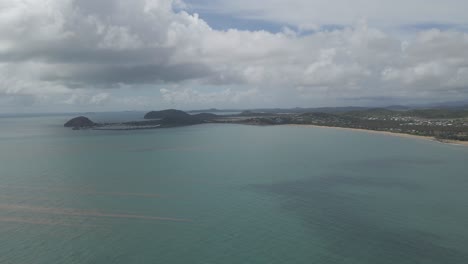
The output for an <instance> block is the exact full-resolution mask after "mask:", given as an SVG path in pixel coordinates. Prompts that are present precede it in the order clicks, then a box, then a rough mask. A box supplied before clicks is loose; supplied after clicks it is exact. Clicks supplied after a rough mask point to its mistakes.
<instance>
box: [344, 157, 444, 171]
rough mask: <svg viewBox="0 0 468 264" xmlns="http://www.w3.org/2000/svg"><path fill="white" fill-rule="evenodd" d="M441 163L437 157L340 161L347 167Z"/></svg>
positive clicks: (383, 166)
mask: <svg viewBox="0 0 468 264" xmlns="http://www.w3.org/2000/svg"><path fill="white" fill-rule="evenodd" d="M442 163H443V161H442V160H438V159H423V158H414V157H388V158H385V159H366V160H360V161H352V162H348V163H343V162H340V166H341V167H348V168H369V167H370V168H394V167H400V168H401V167H409V166H433V165H440V164H442Z"/></svg>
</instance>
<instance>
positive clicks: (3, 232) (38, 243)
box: [0, 112, 468, 264]
mask: <svg viewBox="0 0 468 264" xmlns="http://www.w3.org/2000/svg"><path fill="white" fill-rule="evenodd" d="M88 116H89V117H91V119H93V120H95V121H112V122H114V121H115V120H118V119H119V118H120V119H125V120H124V121H128V120H133V119H135V118H138V117H137V116H139V113H133V112H129V113H120V114H116V113H114V114H112V113H107V114H99V113H90V114H88ZM71 117H73V116H69V115H54V116H34V117H28V116H22V117H14V116H10V117H3V118H0V263H2V264H3V263H7V264H10V263H11V264H16V263H22V264H25V263H34V264H42V263H44V264H50V263H62V264H68V263H116V264H118V263H181V264H182V263H184V264H186V263H191V264H192V263H200V264H208V263H236V264H237V263H255V264H257V263H269V264H271V263H304V264H310V263H326V264H335V263H336V264H338V263H339V264H367V263H369V264H376V263H379V264H387V263H388V264H396V263H398V264H405V263H408V264H409V263H411V264H414V263H424V264H430V263H434V264H435V263H437V264H440V263H444V264H451V263H467V260H468V224H467V223H468V165H467V164H468V147H463V146H454V145H448V144H442V143H438V142H432V141H428V140H420V139H412V138H403V137H396V136H387V135H380V134H373V133H366V132H358V131H344V130H337V129H329V128H314V127H299V126H275V127H268V126H265V127H263V126H262V127H259V126H244V125H222V124H219V125H217V124H216V125H215V124H208V125H197V126H189V127H179V128H170V129H157V130H146V131H92V130H81V131H74V130H71V129H67V128H63V123H64V122H65V121H67V120H68V119H69V118H71Z"/></svg>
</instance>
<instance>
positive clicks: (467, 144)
mask: <svg viewBox="0 0 468 264" xmlns="http://www.w3.org/2000/svg"><path fill="white" fill-rule="evenodd" d="M286 126H301V127H302V126H303V127H316V128H323V129H338V130H347V131H357V132H365V133H372V134H381V135H387V136H394V137H403V138H414V139H423V140H430V141H433V142H438V143H442V144H449V145H455V146H464V147H468V141H458V140H449V139H446V140H445V139H437V138H435V137H430V136H418V135H411V134H405V133H397V132H390V131H378V130H370V129H362V128H351V127H334V126H319V125H308V124H287V125H286Z"/></svg>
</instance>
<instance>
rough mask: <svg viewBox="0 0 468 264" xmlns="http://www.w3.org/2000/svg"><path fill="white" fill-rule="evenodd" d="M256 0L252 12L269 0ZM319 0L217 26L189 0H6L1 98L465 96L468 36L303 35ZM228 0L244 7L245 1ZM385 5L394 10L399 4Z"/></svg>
mask: <svg viewBox="0 0 468 264" xmlns="http://www.w3.org/2000/svg"><path fill="white" fill-rule="evenodd" d="M296 1H297V0H296ZM241 2H242V1H240V3H241ZM249 2H251V4H252V5H251V6H252V8H254V9H255V7H257V6H260V5H261V4H265V2H264V1H263V0H257V1H249ZM319 2H320V1H316V2H313V3H312V2H311V3H310V4H309V2H307V3H306V2H302V1H299V2H297V3H298V5H297V6H299V7H301V6H303V9H305V10H313V12H315V13H317V14H318V13H320V15H317V19H316V20H317V21H312V20H307V21H306V20H305V19H299V20H300V21H299V20H298V21H297V25H298V27H299V29H298V30H297V31H295V30H294V29H291V28H284V30H283V31H282V32H279V33H271V32H267V31H247V30H237V29H230V30H224V31H223V30H215V29H213V28H211V27H210V26H209V25H208V24H207V23H206V22H205V21H204V20H203V19H202V18H200V17H199V16H198V15H197V14H189V13H187V12H186V11H174V10H173V8H174V7H177V9H180V8H185V7H184V4H183V3H182V2H180V1H177V2H174V1H171V0H135V1H124V0H102V1H93V0H81V1H72V0H47V1H46V0H42V1H39V0H25V1H14V0H0V31H1V32H5V34H1V35H0V97H2V96H10V97H11V96H16V95H18V96H31V97H35V98H38V100H35V102H36V103H38V104H41V103H42V104H50V103H56V104H69V105H103V104H107V105H108V104H114V106H115V107H116V108H117V107H120V106H121V105H128V104H132V102H133V103H135V104H138V105H140V106H147V105H155V104H156V103H157V100H156V99H154V100H153V99H151V100H149V99H145V98H147V97H146V96H144V95H140V94H138V93H139V92H140V91H141V89H140V88H141V87H146V88H145V89H149V88H148V87H152V86H153V87H157V88H154V89H155V90H156V92H160V93H157V94H159V95H160V96H161V97H162V98H160V102H163V101H164V102H169V103H171V104H175V105H177V104H183V105H186V106H187V107H190V106H193V105H197V106H198V105H206V107H210V106H211V105H212V104H218V105H220V104H222V103H226V104H228V103H230V104H238V105H240V106H242V105H245V106H254V105H258V106H261V105H262V104H264V103H265V102H266V101H268V104H270V105H274V104H276V105H278V106H284V102H288V104H290V105H289V106H294V104H295V103H296V102H300V103H301V104H309V105H311V106H312V105H314V104H316V103H318V104H326V103H327V102H334V101H339V100H349V99H353V98H363V97H366V98H372V97H402V96H404V97H405V98H408V99H418V98H424V100H431V98H432V100H437V99H440V98H447V99H453V98H457V97H459V96H463V95H466V94H467V93H468V79H467V78H466V73H467V71H468V70H467V67H468V66H467V65H468V35H467V34H466V33H464V32H460V31H456V30H447V31H441V30H423V31H421V32H419V33H418V34H416V35H415V36H413V37H412V38H411V39H405V40H402V39H399V38H398V37H397V36H393V35H391V34H389V33H387V32H385V31H383V30H380V29H377V28H376V27H372V26H369V25H368V24H367V22H366V21H365V20H362V19H359V20H355V19H354V21H357V23H355V24H353V25H352V26H347V27H344V28H343V29H335V30H332V31H317V32H315V33H314V34H308V35H307V34H306V35H304V34H302V33H301V32H302V31H308V30H311V29H315V30H317V29H318V28H320V24H321V23H324V22H323V21H322V20H324V19H321V17H323V18H330V19H331V18H332V16H331V15H327V12H329V11H327V9H328V8H330V7H329V6H328V4H326V5H325V6H324V7H323V10H316V9H314V8H313V7H314V5H315V4H317V3H319ZM332 2H333V1H332ZM334 2H335V3H336V4H338V3H340V4H342V5H346V3H344V2H342V1H339V0H335V1H334ZM361 2H362V3H361ZM361 2H359V3H360V4H362V5H364V4H365V3H367V4H369V5H370V6H375V4H372V3H370V2H368V1H361ZM275 3H276V4H277V7H283V8H284V10H283V12H284V13H285V14H286V15H287V14H291V13H293V12H294V11H293V10H290V9H291V8H295V7H293V6H294V5H292V4H291V6H285V5H284V4H280V2H275ZM281 3H283V2H281ZM295 3H296V2H295ZM222 4H223V6H226V7H229V8H230V10H234V11H235V10H241V9H239V8H240V7H239V6H238V4H237V2H236V3H234V2H232V3H231V4H227V3H224V2H223V3H222ZM413 4H414V3H410V4H409V6H408V10H407V11H408V12H410V11H411V12H415V14H418V15H420V14H426V13H427V14H429V13H431V12H435V11H434V10H432V9H431V10H422V11H416V10H412V8H413ZM383 5H384V6H385V5H388V8H389V13H390V14H393V13H392V12H394V7H393V6H390V5H389V4H387V3H383ZM395 5H398V3H397V4H395ZM444 5H450V4H444ZM358 6H359V5H358ZM277 7H275V6H274V5H273V6H272V5H271V4H270V5H269V6H268V7H267V8H266V10H265V13H264V14H263V15H264V16H273V17H276V18H277V19H279V21H281V19H282V15H281V14H278V15H275V12H276V11H275V10H276V8H277ZM350 8H351V9H350V10H343V11H339V12H344V13H343V16H339V15H336V16H333V17H336V18H337V21H335V23H341V22H345V21H344V20H346V21H348V20H350V19H351V17H350V16H347V15H346V14H347V13H348V12H351V13H356V11H353V10H354V9H353V8H354V7H350ZM379 8H380V7H379ZM400 9H401V4H400ZM319 11H320V12H319ZM239 12H240V11H239ZM321 12H323V14H321ZM378 13H379V12H377V14H378ZM301 14H302V13H301V12H299V13H298V17H299V18H300V17H301ZM395 16H397V14H395ZM311 17H313V16H311ZM416 17H417V16H416ZM303 18H304V17H303ZM284 19H286V18H284ZM340 19H343V21H339V20H340ZM401 19H402V21H405V19H404V18H401ZM453 19H458V18H457V14H455V15H454V18H453ZM371 20H373V19H372V17H371ZM415 20H417V19H416V18H415ZM325 22H326V23H329V22H331V21H328V22H327V21H325ZM172 84H176V85H172ZM161 85H163V86H164V88H161ZM116 87H117V88H119V87H126V88H125V89H124V90H125V92H119V95H118V96H119V98H117V97H116V95H115V92H114V90H119V89H108V88H116ZM195 87H196V88H195ZM202 88H203V89H202ZM106 89H107V90H106ZM145 91H146V90H145ZM265 98H268V100H266V99H265ZM304 98H316V100H315V101H314V100H312V99H310V100H309V101H304ZM39 99H40V100H39ZM327 100H328V101H327ZM1 102H2V100H0V103H1Z"/></svg>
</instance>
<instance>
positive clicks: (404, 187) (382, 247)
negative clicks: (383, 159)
mask: <svg viewBox="0 0 468 264" xmlns="http://www.w3.org/2000/svg"><path fill="white" fill-rule="evenodd" d="M357 186H362V187H363V188H368V189H369V190H373V189H374V188H388V187H392V188H396V189H394V191H395V192H398V191H400V192H401V191H403V192H412V191H415V190H418V189H419V186H418V185H416V184H412V183H406V182H401V181H399V180H396V179H382V178H377V177H375V178H371V177H357V176H351V177H346V176H341V175H332V176H326V177H318V178H312V179H307V180H302V181H294V182H286V183H278V184H271V185H268V184H264V185H253V186H251V187H253V189H254V190H256V191H261V192H267V193H270V194H274V195H275V196H281V197H282V199H284V200H283V204H282V207H283V209H284V210H286V211H289V212H292V213H294V214H296V215H298V216H299V217H300V218H301V219H303V221H304V223H305V224H306V225H307V226H308V227H310V229H311V232H312V233H313V234H314V235H315V236H319V238H320V240H322V241H323V245H324V248H326V249H327V251H328V252H329V253H328V254H326V255H327V256H317V259H322V260H327V261H326V262H327V263H353V264H354V263H356V264H366V263H379V264H387V263H388V264H395V263H398V264H410V263H411V264H413V263H425V264H427V263H433V264H436V263H437V264H440V263H465V262H466V260H467V259H468V252H465V251H461V250H459V249H456V248H450V247H447V246H444V245H443V244H442V243H443V242H444V238H443V237H440V236H439V235H437V234H435V233H433V232H430V231H421V230H418V229H414V228H411V227H410V226H409V225H408V224H407V221H409V220H408V219H409V218H408V219H405V218H406V217H405V213H404V212H405V211H404V210H403V211H402V208H403V209H405V201H404V200H398V201H390V204H391V205H389V204H388V203H386V204H379V201H381V200H384V199H382V197H376V196H377V195H380V194H375V193H373V192H372V193H371V192H369V193H363V194H360V193H358V194H356V193H349V192H346V191H342V190H341V189H336V188H337V187H352V188H354V187H357ZM352 188H351V189H352ZM392 190H393V189H392ZM382 191H384V190H382ZM379 199H380V200H379ZM387 199H388V197H387ZM387 202H388V201H387ZM401 207H402V208H401Z"/></svg>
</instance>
